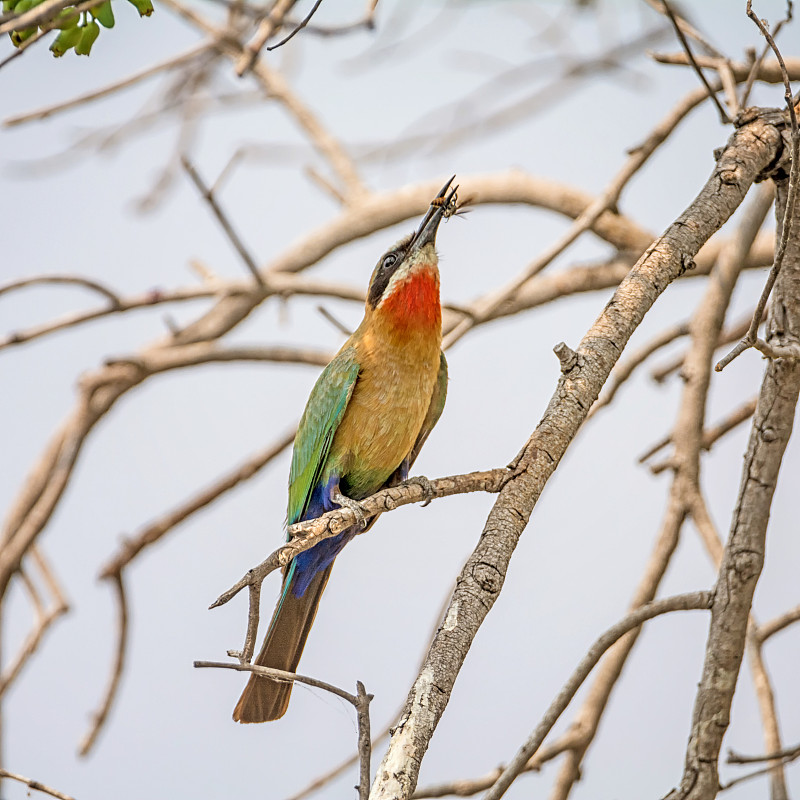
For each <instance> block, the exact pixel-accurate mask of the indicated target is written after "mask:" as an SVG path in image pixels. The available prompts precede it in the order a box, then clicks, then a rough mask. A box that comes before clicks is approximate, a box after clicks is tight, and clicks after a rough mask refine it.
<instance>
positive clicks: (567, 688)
mask: <svg viewBox="0 0 800 800" xmlns="http://www.w3.org/2000/svg"><path fill="white" fill-rule="evenodd" d="M712 597H713V593H712V592H689V593H688V594H681V595H677V596H675V597H667V598H665V599H663V600H654V601H653V602H652V603H648V604H647V605H644V606H641V607H640V608H637V609H636V610H635V611H632V612H631V613H630V614H628V615H627V616H625V617H623V618H622V619H621V620H620V621H619V622H617V623H616V624H615V625H613V626H612V627H610V628H609V629H608V630H607V631H606V632H605V633H604V634H603V635H602V636H600V637H599V638H598V639H597V641H596V642H595V643H594V644H593V645H592V646H591V647H590V648H589V651H588V652H587V653H586V655H585V656H584V657H583V658H582V659H581V662H580V663H579V664H578V666H577V667H576V669H575V671H574V672H573V673H572V675H571V676H570V678H569V680H568V681H567V682H566V683H565V684H564V686H563V688H562V689H561V691H560V692H559V693H558V695H557V696H556V698H555V699H554V700H553V702H552V703H551V704H550V707H549V708H548V709H547V711H546V712H545V714H544V716H543V717H542V720H541V722H540V723H539V724H538V725H537V726H536V728H535V729H534V731H533V733H531V735H530V736H529V737H528V740H527V741H526V742H525V744H524V745H522V747H520V749H519V750H518V751H517V754H516V755H515V756H514V758H512V759H511V761H510V762H509V764H508V766H507V767H506V768H505V770H504V771H503V774H502V775H501V776H500V777H499V778H498V779H497V782H496V783H495V784H494V786H493V787H492V788H491V789H490V790H489V791H488V792H487V793H486V795H485V796H484V800H500V798H501V797H502V796H503V795H504V794H505V793H506V790H507V789H508V787H509V786H511V784H512V783H513V781H514V779H515V778H516V777H517V775H519V774H520V772H521V771H522V770H523V769H524V767H525V764H526V763H527V762H528V759H530V758H531V756H533V754H534V753H535V752H536V751H537V750H538V749H539V747H541V744H542V742H543V741H544V738H545V736H547V734H548V733H549V732H550V730H551V729H552V727H553V725H555V724H556V722H557V721H558V718H559V717H560V716H561V714H563V713H564V710H565V709H566V708H567V706H568V705H569V703H570V701H571V700H572V698H573V697H574V696H575V693H576V692H577V691H578V689H580V687H581V686H582V685H583V682H584V681H585V680H586V678H587V677H588V676H589V673H590V672H591V671H592V669H593V668H594V667H595V665H596V664H597V662H598V661H599V660H600V659H601V658H602V656H603V654H604V653H605V652H606V650H608V649H609V648H610V647H611V646H612V645H613V644H614V643H615V642H617V641H618V640H619V639H621V638H622V637H623V636H624V635H625V634H626V633H628V632H629V631H632V630H635V629H636V628H638V627H639V626H640V625H642V623H643V622H646V621H647V620H649V619H653V617H657V616H659V615H661V614H667V613H670V612H672V611H690V610H698V609H708V608H710V607H711V601H712Z"/></svg>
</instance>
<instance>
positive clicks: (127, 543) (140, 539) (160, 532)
mask: <svg viewBox="0 0 800 800" xmlns="http://www.w3.org/2000/svg"><path fill="white" fill-rule="evenodd" d="M294 435H295V429H292V430H290V431H288V432H287V433H285V434H284V435H283V436H282V437H281V438H280V439H278V440H277V441H276V442H274V443H273V444H271V445H270V446H269V447H267V448H266V449H264V450H263V451H261V452H259V453H256V454H255V455H254V456H251V457H250V458H248V459H247V460H246V461H245V462H243V463H242V464H240V465H239V466H238V467H236V469H234V470H232V471H231V472H229V473H228V474H226V475H224V476H223V477H221V478H219V479H218V480H217V481H215V482H214V483H213V484H211V485H210V486H208V487H206V488H205V489H202V490H201V491H199V492H198V493H197V494H195V495H193V496H192V497H191V498H190V499H189V500H187V501H185V502H183V503H181V504H180V505H179V506H177V507H176V508H174V509H171V510H170V511H168V512H167V513H165V514H163V515H162V516H161V517H159V518H158V519H157V520H155V521H154V522H151V523H150V524H149V525H147V526H146V527H145V528H143V529H142V530H141V531H140V532H139V533H138V534H137V535H136V536H135V537H134V538H133V539H126V540H124V541H123V544H122V547H121V548H120V550H119V551H118V552H117V553H116V554H115V555H114V556H112V557H111V559H109V561H108V562H107V563H106V564H105V566H103V568H102V569H101V570H100V578H103V579H105V578H113V577H114V576H115V575H118V574H119V573H120V572H121V571H122V570H123V569H124V568H125V567H126V566H127V565H128V564H130V563H131V561H133V559H134V558H136V556H138V555H139V553H141V552H142V550H144V549H145V548H146V547H149V546H150V545H152V544H154V543H155V542H157V541H159V540H160V539H161V538H162V537H163V536H164V534H166V533H167V532H168V531H170V530H172V529H173V528H174V527H175V526H176V525H178V524H180V523H181V522H184V521H185V520H186V519H188V518H189V517H190V516H192V514H195V513H197V512H198V511H200V510H201V509H203V508H205V507H206V506H208V505H210V504H211V503H213V502H214V501H215V500H218V499H219V498H220V497H222V495H223V494H225V493H226V492H229V491H230V490H231V489H233V488H234V487H236V486H238V485H239V484H240V483H242V481H247V480H249V479H250V478H252V477H253V476H255V475H257V474H258V473H259V471H260V470H261V469H263V468H264V467H265V466H266V465H267V464H269V463H270V462H271V461H272V460H273V459H274V458H276V457H277V456H278V455H280V454H281V453H282V452H283V451H284V450H285V449H286V448H287V447H288V446H289V445H290V444H291V443H292V442H293V441H294Z"/></svg>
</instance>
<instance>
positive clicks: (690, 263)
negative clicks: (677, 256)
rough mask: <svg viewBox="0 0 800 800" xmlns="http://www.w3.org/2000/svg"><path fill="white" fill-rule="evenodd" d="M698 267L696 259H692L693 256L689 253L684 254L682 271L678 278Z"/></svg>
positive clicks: (682, 256)
mask: <svg viewBox="0 0 800 800" xmlns="http://www.w3.org/2000/svg"><path fill="white" fill-rule="evenodd" d="M696 266H697V265H696V264H695V261H694V258H692V256H691V255H690V254H689V253H683V254H682V255H681V269H680V272H679V273H678V276H679V277H680V276H681V275H683V273H684V272H686V271H687V270H690V269H694V268H695V267H696Z"/></svg>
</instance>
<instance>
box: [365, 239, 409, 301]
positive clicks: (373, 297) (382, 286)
mask: <svg viewBox="0 0 800 800" xmlns="http://www.w3.org/2000/svg"><path fill="white" fill-rule="evenodd" d="M402 261H403V259H402V258H401V256H400V253H398V252H396V251H391V252H389V253H387V254H386V255H385V256H384V257H383V258H382V259H381V264H380V267H378V270H377V274H376V275H375V280H373V281H372V284H371V285H370V287H369V297H368V300H369V304H370V305H371V306H372V307H373V308H375V306H377V305H378V303H379V302H380V300H381V297H382V296H383V293H384V291H386V287H387V286H388V285H389V281H390V280H391V279H392V275H394V273H395V271H396V270H397V268H398V267H399V266H400V264H401V263H402Z"/></svg>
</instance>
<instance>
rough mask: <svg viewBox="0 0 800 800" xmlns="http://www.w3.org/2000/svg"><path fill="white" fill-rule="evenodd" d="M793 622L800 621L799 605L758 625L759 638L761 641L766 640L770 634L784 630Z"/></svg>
mask: <svg viewBox="0 0 800 800" xmlns="http://www.w3.org/2000/svg"><path fill="white" fill-rule="evenodd" d="M795 622H800V606H795V607H794V608H792V609H790V610H789V611H786V612H785V613H783V614H781V615H780V616H778V617H775V619H772V620H770V621H769V622H765V623H764V624H763V625H760V626H759V629H758V635H759V638H760V639H761V641H762V642H766V641H767V639H769V638H770V637H771V636H774V635H775V634H776V633H778V632H779V631H782V630H784V628H788V627H789V626H790V625H793V624H794V623H795Z"/></svg>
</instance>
